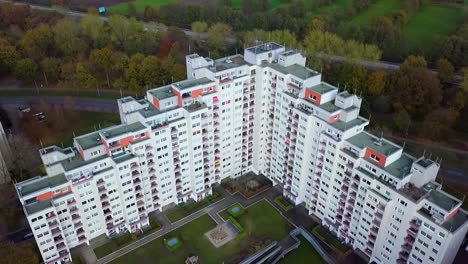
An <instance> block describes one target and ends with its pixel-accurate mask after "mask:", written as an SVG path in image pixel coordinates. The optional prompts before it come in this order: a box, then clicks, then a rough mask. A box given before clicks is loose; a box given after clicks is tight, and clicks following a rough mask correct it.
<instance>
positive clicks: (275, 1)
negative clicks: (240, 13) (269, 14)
mask: <svg viewBox="0 0 468 264" xmlns="http://www.w3.org/2000/svg"><path fill="white" fill-rule="evenodd" d="M243 2H244V0H231V5H232V6H234V7H241V6H242V3H243ZM268 2H269V3H270V8H272V9H273V8H277V7H278V6H280V5H282V4H283V2H284V0H268Z"/></svg>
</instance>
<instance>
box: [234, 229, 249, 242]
mask: <svg viewBox="0 0 468 264" xmlns="http://www.w3.org/2000/svg"><path fill="white" fill-rule="evenodd" d="M246 236H247V232H246V231H243V232H241V233H240V234H239V235H237V236H236V240H237V241H239V240H242V239H243V238H244V237H246Z"/></svg>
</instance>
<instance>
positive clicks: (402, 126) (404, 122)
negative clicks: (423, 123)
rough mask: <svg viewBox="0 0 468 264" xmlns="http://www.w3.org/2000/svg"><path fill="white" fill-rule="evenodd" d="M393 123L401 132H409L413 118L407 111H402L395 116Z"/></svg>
mask: <svg viewBox="0 0 468 264" xmlns="http://www.w3.org/2000/svg"><path fill="white" fill-rule="evenodd" d="M393 122H395V125H396V127H397V128H398V129H399V130H400V131H401V132H405V133H406V132H407V129H409V126H410V123H411V117H410V115H409V114H408V112H407V111H406V110H404V109H403V110H400V111H398V112H396V113H394V114H393Z"/></svg>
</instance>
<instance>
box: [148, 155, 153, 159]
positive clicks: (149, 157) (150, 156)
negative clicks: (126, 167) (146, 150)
mask: <svg viewBox="0 0 468 264" xmlns="http://www.w3.org/2000/svg"><path fill="white" fill-rule="evenodd" d="M146 158H147V159H152V158H154V155H153V154H149V155H146Z"/></svg>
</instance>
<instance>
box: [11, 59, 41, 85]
mask: <svg viewBox="0 0 468 264" xmlns="http://www.w3.org/2000/svg"><path fill="white" fill-rule="evenodd" d="M37 68H38V67H37V64H36V63H35V62H34V61H33V60H31V59H22V60H19V61H18V62H17V63H16V67H15V76H16V78H18V79H19V80H23V81H32V80H34V78H35V77H36V74H37Z"/></svg>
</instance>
